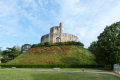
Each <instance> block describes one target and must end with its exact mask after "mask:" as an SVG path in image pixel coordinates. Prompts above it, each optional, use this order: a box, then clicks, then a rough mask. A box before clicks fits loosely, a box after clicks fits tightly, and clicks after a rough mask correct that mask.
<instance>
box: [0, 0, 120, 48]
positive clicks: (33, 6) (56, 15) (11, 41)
mask: <svg viewBox="0 0 120 80" xmlns="http://www.w3.org/2000/svg"><path fill="white" fill-rule="evenodd" d="M118 21H120V0H0V47H2V48H1V50H6V47H10V48H12V47H13V46H16V45H18V46H20V47H21V46H22V45H24V44H31V45H32V44H38V43H40V41H41V37H42V36H43V35H45V34H49V33H50V28H51V27H53V26H59V23H60V22H63V23H64V33H69V34H73V35H75V36H77V37H78V40H79V41H80V42H82V43H83V44H84V48H88V47H89V46H90V44H91V43H92V42H93V41H97V40H98V39H97V37H98V36H99V35H100V33H102V32H103V31H104V28H105V27H106V26H107V25H108V26H110V25H111V24H113V23H115V22H118Z"/></svg>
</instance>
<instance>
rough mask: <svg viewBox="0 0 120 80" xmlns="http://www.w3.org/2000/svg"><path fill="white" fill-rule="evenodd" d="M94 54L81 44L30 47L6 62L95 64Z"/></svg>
mask: <svg viewBox="0 0 120 80" xmlns="http://www.w3.org/2000/svg"><path fill="white" fill-rule="evenodd" d="M94 59H95V56H94V55H93V54H92V53H91V52H90V51H89V50H87V49H85V48H82V47H81V46H70V45H64V46H51V47H45V46H42V47H36V48H30V49H29V50H28V51H27V52H25V53H24V54H20V55H19V56H18V57H17V58H15V59H14V60H11V61H9V62H7V64H96V62H95V61H94Z"/></svg>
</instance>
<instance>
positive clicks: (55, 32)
mask: <svg viewBox="0 0 120 80" xmlns="http://www.w3.org/2000/svg"><path fill="white" fill-rule="evenodd" d="M65 41H75V42H78V37H77V36H74V35H72V34H68V33H64V23H60V25H59V26H54V27H52V28H50V34H46V35H44V36H42V37H41V43H44V42H50V43H55V42H65Z"/></svg>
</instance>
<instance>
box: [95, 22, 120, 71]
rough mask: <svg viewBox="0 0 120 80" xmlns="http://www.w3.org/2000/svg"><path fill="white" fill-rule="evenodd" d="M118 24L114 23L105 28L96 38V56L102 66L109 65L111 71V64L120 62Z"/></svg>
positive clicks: (119, 24) (119, 30) (119, 31)
mask: <svg viewBox="0 0 120 80" xmlns="http://www.w3.org/2000/svg"><path fill="white" fill-rule="evenodd" d="M119 35H120V22H117V23H114V24H112V25H111V26H106V28H105V29H104V31H103V32H102V33H101V34H100V36H98V41H97V44H98V46H99V47H98V48H97V51H98V54H97V56H99V58H98V57H97V59H99V61H100V62H102V64H110V65H111V69H113V64H115V63H119V62H120V36H119Z"/></svg>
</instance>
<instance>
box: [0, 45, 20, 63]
mask: <svg viewBox="0 0 120 80" xmlns="http://www.w3.org/2000/svg"><path fill="white" fill-rule="evenodd" d="M6 49H8V50H3V52H2V56H3V59H2V60H1V61H2V62H3V63H5V62H8V61H10V60H13V59H14V58H16V57H17V56H18V55H19V53H20V51H19V50H17V49H16V47H15V46H14V47H12V48H9V47H7V48H6Z"/></svg>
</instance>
